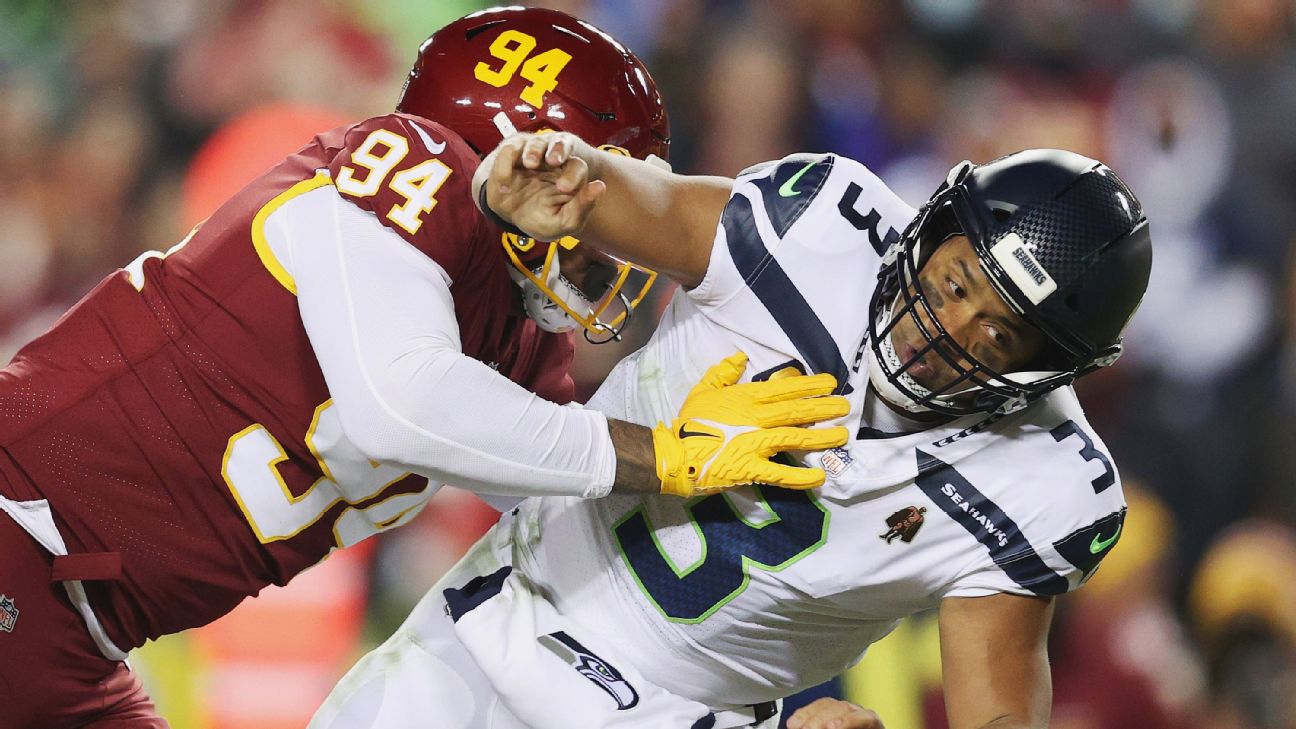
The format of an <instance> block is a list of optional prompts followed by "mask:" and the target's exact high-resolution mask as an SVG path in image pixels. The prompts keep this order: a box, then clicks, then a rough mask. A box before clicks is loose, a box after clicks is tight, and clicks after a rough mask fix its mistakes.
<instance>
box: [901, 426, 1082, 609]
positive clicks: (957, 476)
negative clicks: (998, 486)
mask: <svg viewBox="0 0 1296 729" xmlns="http://www.w3.org/2000/svg"><path fill="white" fill-rule="evenodd" d="M916 452H917V454H918V475H917V476H916V477H915V478H914V481H915V482H916V483H917V484H918V488H920V489H922V490H923V493H925V494H927V498H929V499H931V500H932V501H933V502H934V503H935V504H936V505H937V506H939V507H940V508H941V510H942V511H944V512H945V513H946V514H947V515H949V517H950V518H951V519H953V520H954V521H956V522H958V523H959V524H960V525H961V526H962V527H963V528H964V529H967V530H968V533H969V534H971V535H972V536H973V537H975V538H976V540H977V541H979V542H981V544H982V545H984V546H985V548H986V549H988V550H990V558H991V559H993V560H994V563H995V564H996V565H998V566H999V569H1001V570H1003V571H1004V573H1005V574H1007V575H1008V576H1009V577H1011V578H1012V580H1013V582H1016V583H1017V584H1018V585H1021V586H1022V587H1024V588H1026V589H1027V590H1030V591H1031V592H1033V593H1035V594H1036V595H1061V594H1062V593H1064V592H1066V591H1067V590H1068V589H1070V584H1069V583H1068V582H1067V579H1066V578H1065V577H1063V576H1062V575H1059V574H1058V573H1056V572H1054V571H1053V570H1052V569H1051V568H1049V566H1048V565H1047V564H1045V563H1044V560H1043V559H1041V558H1040V556H1039V555H1038V554H1037V553H1036V552H1035V548H1034V547H1032V546H1031V543H1030V542H1029V541H1027V540H1026V535H1024V534H1022V531H1021V529H1019V528H1018V527H1017V523H1016V522H1014V521H1013V520H1012V519H1011V518H1009V516H1008V515H1007V514H1005V513H1004V512H1003V510H1002V509H1000V508H999V506H998V505H997V504H995V503H994V502H993V501H991V500H990V499H988V498H986V496H985V494H982V493H981V492H980V491H979V490H977V488H976V487H975V486H973V485H972V483H971V482H969V481H968V480H967V478H965V477H964V476H963V474H961V473H959V472H958V471H957V470H956V469H955V468H954V467H953V466H951V465H950V464H948V463H945V462H944V461H942V460H940V459H939V458H936V457H935V456H931V455H928V454H927V453H924V452H923V451H921V450H918V451H916Z"/></svg>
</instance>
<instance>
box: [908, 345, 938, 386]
mask: <svg viewBox="0 0 1296 729" xmlns="http://www.w3.org/2000/svg"><path fill="white" fill-rule="evenodd" d="M931 356H932V352H930V351H928V352H926V353H925V354H923V355H922V356H921V357H919V356H918V348H917V347H915V346H913V345H912V344H903V345H901V346H900V361H901V363H902V365H901V366H907V369H905V374H907V375H909V376H910V377H912V378H913V379H914V380H916V381H917V382H918V383H919V384H922V385H924V386H925V387H928V388H930V387H931V385H932V383H933V382H934V381H935V378H936V369H935V368H934V367H932V365H931V363H930V361H929V358H930V357H931Z"/></svg>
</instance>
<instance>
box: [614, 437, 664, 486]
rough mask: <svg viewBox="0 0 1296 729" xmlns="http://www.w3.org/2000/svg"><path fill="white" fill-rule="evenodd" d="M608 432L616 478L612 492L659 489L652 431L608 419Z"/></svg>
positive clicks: (659, 483)
mask: <svg viewBox="0 0 1296 729" xmlns="http://www.w3.org/2000/svg"><path fill="white" fill-rule="evenodd" d="M608 434H609V435H610V436H611V437H612V447H613V448H614V449H615V450H616V479H615V480H614V481H613V482H612V492H613V493H621V494H655V493H658V492H660V491H661V480H660V479H658V478H657V464H656V456H655V454H654V451H653V440H652V430H651V429H649V428H645V427H644V426H642V425H635V424H634V423H627V422H626V421H624V420H611V419H609V420H608Z"/></svg>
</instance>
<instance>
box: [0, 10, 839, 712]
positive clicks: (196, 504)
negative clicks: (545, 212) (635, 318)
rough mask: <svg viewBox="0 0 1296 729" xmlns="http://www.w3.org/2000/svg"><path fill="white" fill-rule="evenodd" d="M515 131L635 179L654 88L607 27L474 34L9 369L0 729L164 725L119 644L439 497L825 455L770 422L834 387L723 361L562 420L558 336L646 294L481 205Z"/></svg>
mask: <svg viewBox="0 0 1296 729" xmlns="http://www.w3.org/2000/svg"><path fill="white" fill-rule="evenodd" d="M515 129H516V130H521V131H528V130H530V131H540V130H544V129H555V130H565V131H570V132H574V133H577V134H579V135H581V136H582V137H584V138H585V139H587V140H589V141H590V142H591V143H594V144H602V145H610V146H613V147H616V148H619V149H620V150H621V151H624V152H626V153H628V154H632V155H635V156H639V157H647V156H649V155H651V154H656V155H659V156H664V155H665V152H666V147H667V143H668V127H667V120H666V114H665V111H664V109H663V107H662V103H661V99H660V97H659V95H658V93H657V89H656V87H655V85H654V84H653V82H652V80H651V78H650V77H649V75H648V73H647V71H646V70H645V69H644V67H643V66H642V64H640V62H639V61H638V60H637V59H636V58H635V57H634V56H633V55H632V54H631V53H630V52H629V51H628V50H626V49H625V48H624V47H622V46H621V45H619V44H618V43H616V42H615V41H614V40H612V39H611V38H610V37H609V36H607V35H606V34H604V33H602V32H601V31H599V30H597V29H596V28H594V27H593V26H590V25H588V24H586V23H584V22H581V21H578V20H576V19H574V18H571V17H569V16H566V15H563V14H561V13H557V12H553V11H547V10H538V9H522V8H509V9H500V10H492V11H484V12H481V13H475V14H473V15H470V16H468V17H466V18H463V19H461V20H459V21H456V22H455V23H452V24H451V25H449V26H447V27H445V28H444V29H442V30H441V31H439V32H438V33H437V34H435V35H434V36H432V37H431V38H430V39H429V40H428V41H427V42H426V43H425V44H424V45H423V46H422V47H421V48H420V50H419V56H418V61H417V63H416V65H415V67H414V69H413V71H412V72H411V74H410V77H409V80H408V82H407V84H406V87H405V89H404V91H403V93H402V96H401V99H400V103H399V104H398V105H397V112H396V113H393V114H388V115H385V116H380V117H376V118H373V119H369V120H367V121H363V122H360V123H358V124H355V125H352V126H349V127H344V128H340V129H335V130H332V131H329V132H325V133H322V134H320V135H319V136H317V137H316V138H315V139H314V140H312V141H310V143H309V144H307V145H306V146H305V147H303V148H302V149H301V150H300V151H299V152H297V153H296V154H294V155H292V156H290V157H288V158H287V159H285V160H284V161H283V162H281V163H280V164H279V165H277V166H275V167H274V168H272V169H271V170H270V171H268V172H267V173H265V174H264V175H262V176H261V177H260V178H258V179H257V180H255V181H253V182H252V183H251V184H249V185H248V186H247V187H245V188H244V189H243V190H241V191H240V192H238V193H237V194H235V195H234V196H233V197H232V198H231V199H230V200H229V201H228V202H227V203H226V204H225V205H223V206H222V207H221V208H220V209H218V210H217V211H216V212H215V213H214V214H213V215H212V216H211V217H210V218H209V219H208V220H206V221H205V222H204V223H202V224H201V225H200V226H199V227H198V228H195V230H194V231H193V232H192V233H190V234H189V236H188V237H187V238H186V239H185V240H184V241H182V242H181V243H180V244H178V245H176V246H175V247H173V248H172V249H170V250H169V251H167V252H165V253H150V254H145V255H143V256H141V257H140V258H139V259H137V260H136V261H134V262H133V263H131V264H130V265H128V266H127V267H126V268H125V269H123V270H119V271H117V272H116V273H114V274H112V275H110V276H109V277H108V278H106V279H104V280H103V281H102V282H101V283H100V284H99V285H98V286H96V287H95V288H94V290H92V291H91V292H90V293H89V294H88V295H87V296H86V297H85V298H84V299H82V300H81V302H79V303H78V304H77V305H76V306H75V307H73V308H72V309H71V310H70V311H69V312H68V313H67V314H65V315H64V316H63V317H62V318H61V319H60V320H59V321H58V323H56V324H55V326H54V327H53V328H52V329H51V330H50V331H49V332H47V333H46V334H45V335H43V336H41V337H40V338H38V339H37V340H35V341H34V342H32V343H31V344H30V345H28V346H27V347H26V348H24V349H23V350H22V351H21V352H20V353H19V354H18V355H17V356H16V357H15V359H14V361H13V362H12V363H11V364H10V365H9V366H8V367H7V368H5V369H4V370H0V414H2V415H0V510H2V511H3V512H5V515H0V550H2V552H3V559H2V560H0V728H2V729H13V728H16V727H42V728H53V727H63V726H94V727H107V726H112V727H131V728H134V727H162V726H165V722H164V721H163V720H162V719H160V718H158V717H157V715H156V713H155V712H154V711H153V709H152V706H151V704H150V703H149V701H148V699H147V697H146V696H145V694H144V692H143V691H142V689H141V688H140V686H139V683H138V681H137V680H136V679H135V677H134V676H133V675H132V674H131V673H130V672H129V670H128V669H127V668H126V666H125V664H124V662H123V661H124V659H125V657H126V651H129V650H130V649H131V648H133V647H136V646H138V645H140V644H141V643H143V642H144V641H145V640H146V639H149V638H155V637H157V636H160V635H163V634H167V633H172V632H175V631H180V630H184V629H186V628H190V627H194V626H199V625H203V624H205V623H208V622H210V621H211V620H214V619H215V618H217V617H219V616H221V615H223V614H225V613H226V612H228V611H229V610H231V609H232V608H233V607H234V606H236V605H237V604H238V603H239V602H240V601H242V600H243V599H244V598H245V597H248V596H250V595H255V594H257V592H258V591H260V590H261V589H262V588H263V587H265V586H267V585H269V584H280V585H281V584H284V583H286V582H288V581H289V580H290V579H292V578H293V576H295V575H296V574H297V573H299V572H301V571H302V570H304V569H306V568H307V567H309V566H311V565H313V564H315V563H316V562H318V561H319V560H320V559H322V558H323V557H325V556H326V555H327V554H328V553H329V551H331V550H332V549H334V548H338V547H345V546H349V545H351V544H355V543H356V542H358V541H360V540H363V539H365V538H367V537H369V536H371V535H373V534H375V533H377V532H380V531H383V530H385V529H389V528H392V527H394V526H398V525H400V524H403V523H405V522H407V521H409V520H410V519H412V518H413V517H414V516H415V515H416V514H417V513H418V512H419V510H420V509H421V508H422V507H423V505H424V504H425V503H426V502H427V499H428V498H429V497H430V496H431V494H432V493H433V492H434V491H435V490H436V489H437V488H438V487H439V484H440V483H442V482H450V483H454V484H456V485H459V486H464V487H468V488H472V489H475V490H478V491H481V492H484V493H487V494H495V495H502V496H515V497H516V496H531V495H574V496H585V497H597V496H603V495H606V494H607V493H609V492H611V491H641V490H645V489H651V490H652V491H657V490H658V489H660V490H663V491H668V492H670V493H676V494H680V495H690V494H692V493H695V492H699V491H704V490H707V489H711V488H723V487H727V486H729V485H734V484H738V483H750V482H753V481H763V482H770V483H781V484H785V485H790V486H796V487H801V488H806V487H811V486H815V485H818V484H819V483H821V482H822V480H823V478H824V475H823V472H822V471H821V470H818V469H806V468H792V467H790V466H782V465H777V464H773V463H771V462H769V461H768V458H769V457H770V456H771V455H773V454H774V453H775V452H778V451H783V450H793V449H795V450H820V449H824V448H828V447H834V446H837V445H841V444H842V443H843V442H844V441H845V438H846V434H845V430H844V429H841V428H835V429H806V428H800V427H771V426H796V425H803V424H809V423H810V422H814V421H818V420H823V419H828V418H833V417H837V416H839V415H843V414H845V412H846V410H847V406H846V404H845V403H844V401H843V399H841V398H837V397H817V396H818V395H825V394H827V393H829V392H830V391H831V390H832V389H833V387H834V386H835V384H836V383H835V381H834V380H833V379H832V377H831V376H829V375H820V376H818V377H815V378H797V379H792V380H781V381H779V382H772V383H764V384H761V385H752V384H745V385H733V383H734V382H736V381H737V379H738V377H739V375H741V372H742V368H743V360H742V358H731V359H730V360H727V361H726V362H725V363H722V365H720V366H718V367H717V368H715V369H713V371H712V372H711V373H710V374H709V376H708V378H707V379H706V380H704V381H703V382H702V383H700V385H699V387H698V388H697V390H696V391H695V395H696V397H695V398H691V400H690V403H686V405H685V409H684V411H682V412H681V413H680V417H679V418H678V419H677V420H676V421H675V422H674V423H671V424H670V425H669V426H668V425H665V424H663V425H661V426H660V427H658V428H657V429H656V430H652V431H650V430H649V429H647V428H643V427H641V426H634V425H630V424H628V423H621V422H618V421H609V420H608V419H606V418H605V417H604V416H603V415H601V414H599V413H596V412H593V411H587V410H583V409H581V408H576V407H563V406H559V405H555V404H554V402H558V403H563V402H567V401H568V400H570V399H571V396H572V384H571V380H570V378H569V377H568V375H567V367H568V364H569V363H570V361H571V358H572V345H571V341H570V335H569V334H568V333H566V332H565V331H564V330H566V329H570V328H572V327H580V328H583V329H584V330H585V331H586V335H587V336H590V337H591V338H603V339H605V338H608V337H610V336H614V335H615V333H616V331H617V330H618V328H619V327H620V326H622V325H623V323H624V320H625V319H626V318H627V317H628V316H629V315H630V314H631V313H632V311H633V308H634V306H635V305H636V304H637V303H638V301H639V300H640V299H642V293H641V292H638V293H628V292H626V291H624V290H623V289H625V288H626V286H625V284H626V283H627V282H629V281H631V280H632V279H633V277H632V276H631V274H632V273H633V271H631V267H630V266H629V264H619V263H616V262H615V261H612V260H611V259H607V258H602V257H599V256H597V255H594V254H592V253H590V252H588V251H585V249H583V248H582V247H580V246H577V245H576V244H575V241H572V240H564V241H559V242H557V243H553V244H544V243H537V242H535V241H531V240H529V239H525V238H518V237H517V236H509V235H507V234H505V233H504V231H502V230H501V229H500V228H498V227H496V226H495V225H494V224H492V223H491V222H489V221H488V220H486V219H485V218H483V217H482V216H481V215H480V213H478V212H477V210H476V208H475V206H474V205H473V202H472V200H471V198H470V194H469V181H470V180H471V178H472V176H473V173H474V171H475V169H476V167H477V165H478V160H479V155H480V153H483V152H485V151H489V150H490V149H492V148H493V147H494V146H495V145H496V144H497V143H498V142H499V140H500V139H501V138H502V137H503V136H505V135H506V134H507V133H511V132H512V131H514V130H515ZM640 273H642V272H640ZM586 274H589V275H586ZM591 277H593V278H596V279H598V280H599V281H600V284H599V285H597V286H590V285H586V284H587V282H588V281H589V280H590V278H591ZM648 278H651V277H650V276H649V277H648ZM519 286H521V289H519ZM519 291H521V292H522V295H519ZM524 299H525V301H526V308H525V309H524V307H523V300H524ZM524 311H526V312H530V313H531V314H532V316H531V317H530V318H529V317H528V316H527V315H526V314H524ZM613 314H615V315H613ZM699 435H701V436H705V437H696V436H699Z"/></svg>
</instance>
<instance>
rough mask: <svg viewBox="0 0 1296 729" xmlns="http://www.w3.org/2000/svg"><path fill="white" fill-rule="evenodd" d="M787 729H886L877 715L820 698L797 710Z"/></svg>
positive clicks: (851, 705)
mask: <svg viewBox="0 0 1296 729" xmlns="http://www.w3.org/2000/svg"><path fill="white" fill-rule="evenodd" d="M787 727H788V729H886V728H885V727H883V726H882V720H881V719H879V718H878V715H877V714H874V713H873V712H871V711H869V710H868V709H865V708H863V707H861V706H856V705H855V704H852V703H851V702H849V701H842V700H841V699H831V698H822V699H817V700H815V701H814V702H813V703H811V704H808V705H806V706H802V707H801V708H800V709H797V711H796V713H795V714H793V715H792V716H791V717H789V718H788V720H787Z"/></svg>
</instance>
